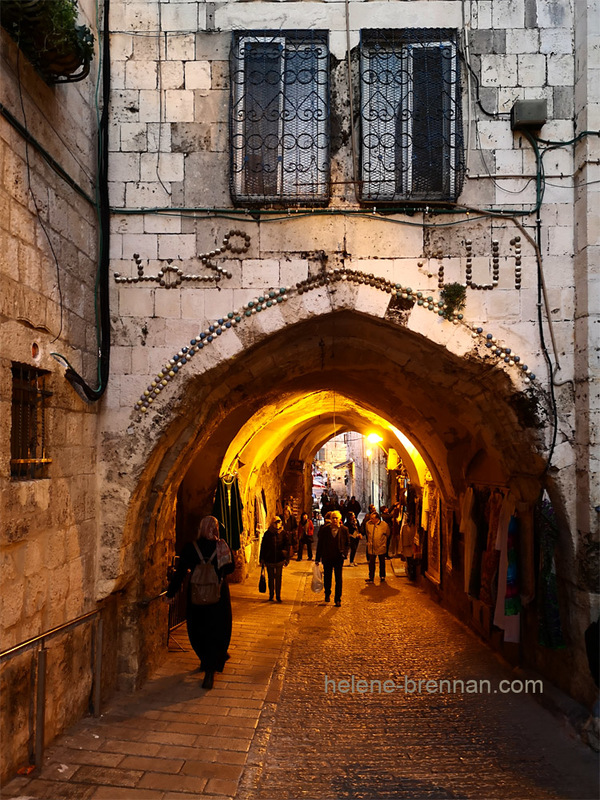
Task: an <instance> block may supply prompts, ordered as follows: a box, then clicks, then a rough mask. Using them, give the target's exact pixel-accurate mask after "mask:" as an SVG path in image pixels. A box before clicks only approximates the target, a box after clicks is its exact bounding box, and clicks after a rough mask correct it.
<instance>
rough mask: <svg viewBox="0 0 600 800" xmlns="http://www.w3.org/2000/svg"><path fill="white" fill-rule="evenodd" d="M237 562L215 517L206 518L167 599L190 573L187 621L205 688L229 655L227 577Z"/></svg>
mask: <svg viewBox="0 0 600 800" xmlns="http://www.w3.org/2000/svg"><path fill="white" fill-rule="evenodd" d="M234 568H235V564H234V562H233V556H232V554H231V550H230V549H229V546H228V544H227V542H225V541H224V540H223V539H219V522H218V520H217V518H216V517H204V518H203V519H202V520H201V521H200V525H199V526H198V538H197V539H196V541H194V542H188V543H187V544H185V545H184V547H183V550H182V551H181V555H180V557H179V563H178V565H177V569H176V571H175V574H174V575H173V577H172V578H171V581H170V583H169V586H168V588H167V598H169V599H172V598H173V597H175V595H176V594H177V592H178V591H179V589H180V588H181V585H182V583H183V580H184V578H185V577H186V575H187V573H188V572H191V573H192V574H191V577H190V580H189V582H188V587H187V607H186V622H187V631H188V637H189V640H190V644H191V645H192V647H193V649H194V652H195V653H196V655H197V656H198V658H199V659H200V671H201V672H204V681H203V683H202V688H204V689H212V688H213V683H214V677H215V672H222V671H223V667H224V666H225V662H226V661H227V659H228V658H229V655H228V653H227V648H228V647H229V642H230V640H231V627H232V616H231V596H230V594H229V586H228V584H227V581H226V580H225V576H226V575H229V574H230V573H231V572H233V570H234Z"/></svg>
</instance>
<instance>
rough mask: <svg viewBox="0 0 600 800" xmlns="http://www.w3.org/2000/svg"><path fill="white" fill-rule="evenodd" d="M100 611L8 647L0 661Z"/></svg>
mask: <svg viewBox="0 0 600 800" xmlns="http://www.w3.org/2000/svg"><path fill="white" fill-rule="evenodd" d="M101 611H102V609H101V608H97V609H96V610H95V611H88V613H87V614H82V615H81V616H80V617H75V619H72V620H70V621H69V622H64V623H63V624H62V625H57V626H56V628H51V629H50V630H49V631H46V632H45V633H40V634H38V635H37V636H34V637H33V638H32V639H27V640H26V641H24V642H21V644H16V645H15V646H14V647H10V648H9V649H8V650H3V651H2V652H1V653H0V661H2V660H3V659H4V658H8V657H9V656H11V655H14V654H15V653H17V652H19V651H20V650H26V649H27V648H29V647H32V646H33V645H34V644H37V643H38V642H42V641H43V640H44V639H49V638H50V637H51V636H56V635H57V634H58V633H61V632H62V631H64V630H70V629H71V628H76V627H77V626H78V625H80V624H81V623H82V622H85V621H86V620H87V619H90V618H91V617H96V616H98V614H100V612H101Z"/></svg>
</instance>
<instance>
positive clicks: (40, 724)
mask: <svg viewBox="0 0 600 800" xmlns="http://www.w3.org/2000/svg"><path fill="white" fill-rule="evenodd" d="M101 612H102V607H100V608H97V609H95V610H94V611H88V613H87V614H82V615H81V616H79V617H76V618H75V619H72V620H70V621H69V622H65V623H63V624H62V625H57V626H56V628H52V629H51V630H49V631H46V632H45V633H41V634H39V635H38V636H34V637H33V638H31V639H27V640H26V641H25V642H21V643H20V644H17V645H15V646H14V647H10V648H9V649H8V650H3V651H2V652H1V653H0V661H3V660H5V659H9V658H12V656H15V655H17V653H23V652H25V651H26V650H28V649H29V648H31V647H34V646H35V645H39V647H38V651H37V684H36V703H35V706H36V707H35V712H36V713H35V718H36V722H35V765H36V767H38V768H39V767H41V766H42V763H43V760H44V727H45V720H46V656H47V652H48V651H47V649H46V640H47V639H49V638H51V637H53V636H57V635H59V634H61V633H65V632H66V631H69V630H71V629H73V628H76V627H78V626H79V625H82V624H83V623H84V622H88V621H89V620H92V619H95V618H98V620H97V624H96V626H95V635H94V639H93V647H94V651H93V652H94V667H93V669H94V683H93V686H94V691H93V700H92V705H93V713H94V716H95V717H99V716H100V700H101V689H102V633H103V620H102V617H101V616H100V614H101Z"/></svg>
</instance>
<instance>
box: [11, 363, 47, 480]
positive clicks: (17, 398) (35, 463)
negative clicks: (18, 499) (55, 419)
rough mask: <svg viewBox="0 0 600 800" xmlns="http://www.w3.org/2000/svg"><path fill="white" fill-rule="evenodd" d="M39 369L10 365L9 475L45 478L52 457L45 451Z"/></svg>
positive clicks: (44, 397)
mask: <svg viewBox="0 0 600 800" xmlns="http://www.w3.org/2000/svg"><path fill="white" fill-rule="evenodd" d="M48 374H49V373H48V372H46V371H43V370H39V369H35V367H29V366H27V365H25V364H13V365H12V427H11V435H10V474H11V477H12V478H20V479H31V478H46V477H47V471H48V465H49V464H50V463H51V462H52V459H50V458H48V457H47V454H46V444H47V442H46V402H47V400H48V398H49V397H51V396H52V392H49V391H48V390H47V389H46V375H48Z"/></svg>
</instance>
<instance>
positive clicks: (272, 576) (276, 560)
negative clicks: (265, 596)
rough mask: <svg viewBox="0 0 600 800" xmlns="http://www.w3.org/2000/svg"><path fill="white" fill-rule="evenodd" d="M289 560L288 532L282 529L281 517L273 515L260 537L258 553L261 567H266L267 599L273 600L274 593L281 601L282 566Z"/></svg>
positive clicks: (285, 565)
mask: <svg viewBox="0 0 600 800" xmlns="http://www.w3.org/2000/svg"><path fill="white" fill-rule="evenodd" d="M289 560H290V538H289V534H288V532H287V531H286V530H284V527H283V522H282V520H281V517H273V519H272V520H271V524H270V525H269V527H268V528H267V530H266V531H265V534H264V536H263V538H262V542H261V544H260V555H259V561H260V565H261V567H264V566H266V568H267V579H268V584H269V600H273V595H275V596H276V598H277V602H278V603H281V577H282V572H283V568H284V567H287V565H288V564H289Z"/></svg>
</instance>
